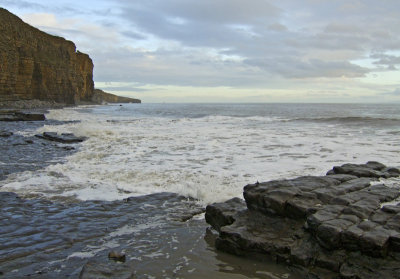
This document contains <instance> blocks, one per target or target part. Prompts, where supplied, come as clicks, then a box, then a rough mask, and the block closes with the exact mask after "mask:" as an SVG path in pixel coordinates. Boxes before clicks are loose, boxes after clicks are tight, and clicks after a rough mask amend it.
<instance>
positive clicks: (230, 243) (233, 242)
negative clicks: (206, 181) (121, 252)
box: [206, 162, 400, 278]
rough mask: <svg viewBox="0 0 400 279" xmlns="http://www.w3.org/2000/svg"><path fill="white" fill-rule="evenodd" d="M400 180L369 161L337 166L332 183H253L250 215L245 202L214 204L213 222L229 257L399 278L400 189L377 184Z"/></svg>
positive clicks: (310, 179) (248, 189)
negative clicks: (251, 256)
mask: <svg viewBox="0 0 400 279" xmlns="http://www.w3.org/2000/svg"><path fill="white" fill-rule="evenodd" d="M399 175H400V171H399V170H398V169H396V168H390V167H386V166H385V165H383V164H381V163H378V162H368V163H366V164H345V165H343V166H335V167H334V168H333V169H332V170H331V171H329V172H328V173H327V175H326V176H304V177H298V178H295V179H290V180H277V181H269V182H263V183H256V184H250V185H247V186H245V187H244V198H245V204H246V207H247V209H246V207H245V206H244V201H242V202H240V201H238V200H229V201H227V202H225V203H217V204H212V205H209V206H208V207H207V209H206V221H207V222H208V223H209V224H211V225H212V227H213V228H214V229H216V230H217V231H218V232H219V237H218V238H217V239H216V242H215V245H216V247H217V248H218V249H221V250H223V251H226V252H230V253H233V254H237V255H242V256H247V255H258V256H257V257H259V256H261V257H267V258H272V259H275V260H276V261H279V262H285V263H289V264H291V265H295V266H301V267H303V268H305V269H307V270H309V271H310V272H311V271H313V270H315V269H316V268H321V269H324V270H329V271H332V272H335V273H338V274H340V276H341V277H342V278H377V277H381V278H400V274H399V275H396V274H397V273H396V272H395V270H396V269H398V268H400V261H399V259H398V256H399V255H400V254H399V252H400V203H398V202H397V200H399V199H400V198H399V197H400V184H399V185H397V184H396V183H394V185H391V187H388V186H386V185H385V184H384V183H380V182H379V181H378V180H379V179H382V178H391V177H397V176H399ZM371 182H374V183H371ZM399 201H400V200H399ZM387 202H390V205H386V206H383V205H382V204H384V203H387ZM354 263H357V266H354ZM371 263H372V264H373V266H374V273H373V274H375V275H374V276H377V277H373V276H372V275H371V274H372V273H371V272H370V270H369V268H370V267H368V266H371ZM378 275H379V276H378Z"/></svg>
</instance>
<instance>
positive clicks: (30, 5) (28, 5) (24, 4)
mask: <svg viewBox="0 0 400 279" xmlns="http://www.w3.org/2000/svg"><path fill="white" fill-rule="evenodd" d="M0 5H1V6H2V7H17V8H20V9H39V10H44V9H45V8H46V7H45V6H44V5H41V4H38V3H34V2H29V1H23V0H11V1H10V0H0Z"/></svg>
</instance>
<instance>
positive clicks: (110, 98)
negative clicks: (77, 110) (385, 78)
mask: <svg viewBox="0 0 400 279" xmlns="http://www.w3.org/2000/svg"><path fill="white" fill-rule="evenodd" d="M92 102H94V103H98V104H101V103H103V102H106V103H141V101H140V100H139V99H134V98H128V97H120V96H116V95H113V94H110V93H107V92H104V91H103V90H100V89H95V90H94V94H93V97H92Z"/></svg>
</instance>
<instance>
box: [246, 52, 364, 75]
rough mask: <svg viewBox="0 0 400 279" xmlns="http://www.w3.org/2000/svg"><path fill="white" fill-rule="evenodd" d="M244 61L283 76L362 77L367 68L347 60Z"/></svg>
mask: <svg viewBox="0 0 400 279" xmlns="http://www.w3.org/2000/svg"><path fill="white" fill-rule="evenodd" d="M245 63H247V64H249V65H252V66H256V67H259V68H261V69H265V70H267V71H269V72H275V73H277V74H279V75H281V76H283V77H285V78H319V77H325V78H339V77H348V78H354V77H363V76H365V74H366V73H368V72H369V70H368V69H366V68H363V67H360V66H358V65H354V64H351V63H350V62H347V61H329V62H327V61H322V60H318V59H310V60H307V61H302V60H299V59H295V58H288V57H281V58H273V59H272V58H271V59H264V60H262V59H254V60H250V59H248V60H246V61H245Z"/></svg>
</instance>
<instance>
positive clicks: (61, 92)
mask: <svg viewBox="0 0 400 279" xmlns="http://www.w3.org/2000/svg"><path fill="white" fill-rule="evenodd" d="M93 92H94V83H93V62H92V60H91V59H90V57H89V56H88V55H87V54H84V53H81V52H79V51H76V46H75V44H74V43H73V42H71V41H68V40H65V39H64V38H61V37H57V36H52V35H49V34H46V33H44V32H42V31H40V30H38V29H36V28H34V27H32V26H30V25H28V24H26V23H24V22H23V21H22V20H21V19H19V18H18V17H17V16H15V15H13V14H12V13H10V12H8V11H7V10H5V9H2V8H0V101H18V100H32V99H38V100H45V101H55V102H57V103H66V104H76V103H78V102H80V101H90V100H91V98H92V96H93Z"/></svg>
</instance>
